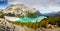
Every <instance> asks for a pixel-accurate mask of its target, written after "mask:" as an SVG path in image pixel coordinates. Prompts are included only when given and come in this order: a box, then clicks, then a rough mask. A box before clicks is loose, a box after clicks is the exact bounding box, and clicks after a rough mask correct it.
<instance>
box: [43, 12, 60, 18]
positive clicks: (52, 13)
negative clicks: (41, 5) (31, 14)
mask: <svg viewBox="0 0 60 31" xmlns="http://www.w3.org/2000/svg"><path fill="white" fill-rule="evenodd" d="M43 15H44V16H48V17H54V16H60V11H59V12H51V13H45V14H43Z"/></svg>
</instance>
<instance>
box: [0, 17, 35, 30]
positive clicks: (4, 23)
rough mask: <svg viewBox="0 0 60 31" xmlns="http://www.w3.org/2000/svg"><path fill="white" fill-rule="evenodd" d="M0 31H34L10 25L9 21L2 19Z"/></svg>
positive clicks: (0, 20)
mask: <svg viewBox="0 0 60 31" xmlns="http://www.w3.org/2000/svg"><path fill="white" fill-rule="evenodd" d="M0 31H34V30H32V29H30V28H27V27H26V26H25V27H22V26H17V25H14V24H12V23H9V22H8V21H7V20H5V19H2V18H0Z"/></svg>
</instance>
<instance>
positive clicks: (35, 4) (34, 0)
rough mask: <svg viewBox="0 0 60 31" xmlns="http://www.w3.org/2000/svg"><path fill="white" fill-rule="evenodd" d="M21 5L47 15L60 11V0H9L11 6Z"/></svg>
mask: <svg viewBox="0 0 60 31" xmlns="http://www.w3.org/2000/svg"><path fill="white" fill-rule="evenodd" d="M21 3H22V4H25V5H27V6H29V7H31V8H36V9H39V10H40V11H41V12H45V13H46V12H52V11H56V10H57V11H60V0H9V4H21Z"/></svg>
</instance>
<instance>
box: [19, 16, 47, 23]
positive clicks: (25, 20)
mask: <svg viewBox="0 0 60 31" xmlns="http://www.w3.org/2000/svg"><path fill="white" fill-rule="evenodd" d="M44 18H47V17H46V16H39V17H37V18H20V19H19V21H20V22H36V21H37V22H40V21H41V20H43V19H44Z"/></svg>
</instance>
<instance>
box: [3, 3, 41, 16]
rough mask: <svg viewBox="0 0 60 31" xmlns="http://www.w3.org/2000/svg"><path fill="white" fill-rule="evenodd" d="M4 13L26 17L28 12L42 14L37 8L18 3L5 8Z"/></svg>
mask: <svg viewBox="0 0 60 31" xmlns="http://www.w3.org/2000/svg"><path fill="white" fill-rule="evenodd" d="M3 13H5V14H9V13H11V14H14V15H19V16H24V17H26V16H27V15H28V14H34V15H35V14H36V15H37V16H38V15H39V14H40V12H39V11H37V10H36V9H32V8H29V7H27V6H25V5H23V4H16V5H10V6H9V7H7V8H6V9H4V10H3ZM31 16H32V15H31Z"/></svg>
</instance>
